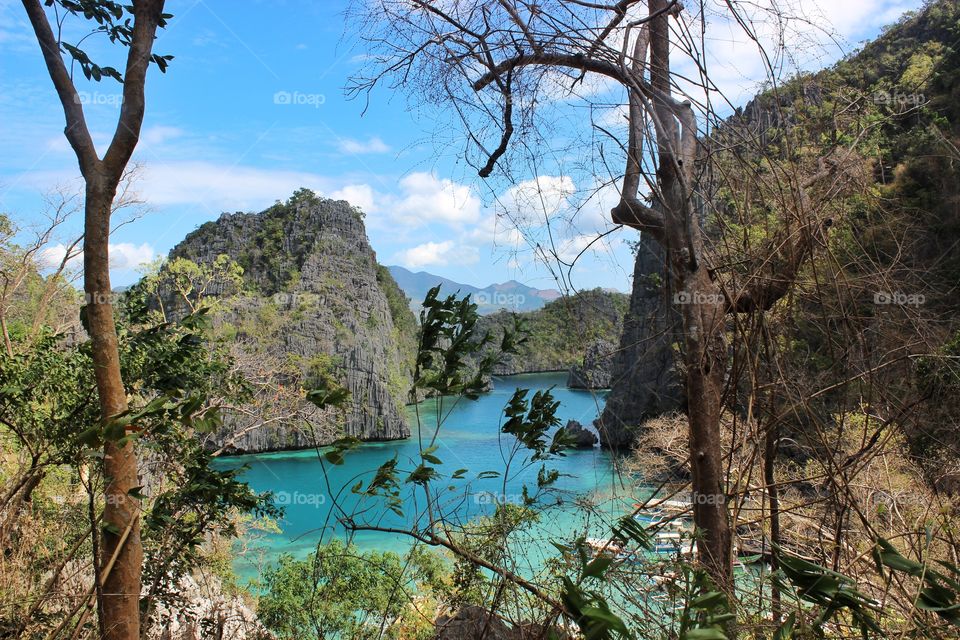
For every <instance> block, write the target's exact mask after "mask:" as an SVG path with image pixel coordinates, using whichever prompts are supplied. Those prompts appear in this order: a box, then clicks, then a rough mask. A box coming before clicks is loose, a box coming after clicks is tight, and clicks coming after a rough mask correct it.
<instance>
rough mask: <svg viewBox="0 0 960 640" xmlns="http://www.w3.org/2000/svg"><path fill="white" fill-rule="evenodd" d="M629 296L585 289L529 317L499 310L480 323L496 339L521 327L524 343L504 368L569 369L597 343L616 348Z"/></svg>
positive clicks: (506, 359) (548, 304)
mask: <svg viewBox="0 0 960 640" xmlns="http://www.w3.org/2000/svg"><path fill="white" fill-rule="evenodd" d="M629 302H630V297H629V296H627V295H624V294H622V293H612V292H609V291H604V290H602V289H593V290H590V291H581V292H579V293H577V294H576V295H573V296H569V297H563V298H560V299H558V300H554V301H553V302H549V303H547V304H546V305H545V306H544V307H543V308H542V309H537V310H536V311H530V312H526V313H519V314H518V313H512V312H509V311H500V312H499V313H495V314H492V315H488V316H483V317H482V318H481V319H480V326H481V329H482V330H484V331H487V332H490V333H491V334H492V335H493V337H494V338H496V337H499V336H500V335H501V334H502V333H503V332H505V331H512V332H514V333H515V334H516V332H517V323H518V322H519V323H521V324H522V326H523V335H524V338H525V340H524V341H523V342H522V343H521V344H519V345H518V346H517V349H516V354H515V355H513V356H512V357H507V358H505V364H506V365H507V366H508V367H510V366H511V365H512V366H513V368H515V369H518V370H527V371H555V370H566V369H568V368H569V367H571V366H572V365H575V364H580V363H581V360H582V359H583V354H584V351H586V349H587V347H589V346H590V345H591V344H593V343H594V342H595V341H596V340H598V339H602V340H606V341H608V342H610V343H612V344H618V343H619V340H620V333H621V331H622V329H623V319H624V317H625V315H626V312H627V307H628V306H629Z"/></svg>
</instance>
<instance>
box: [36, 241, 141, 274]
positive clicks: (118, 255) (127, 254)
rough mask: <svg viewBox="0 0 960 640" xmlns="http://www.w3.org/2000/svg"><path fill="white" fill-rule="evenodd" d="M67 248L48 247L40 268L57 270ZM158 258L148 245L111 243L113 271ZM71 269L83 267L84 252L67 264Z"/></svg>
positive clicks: (43, 253) (43, 252)
mask: <svg viewBox="0 0 960 640" xmlns="http://www.w3.org/2000/svg"><path fill="white" fill-rule="evenodd" d="M66 253H67V247H66V245H64V244H62V243H58V244H55V245H51V246H49V247H46V248H45V249H44V250H43V251H41V252H40V266H41V268H44V269H55V268H56V267H59V266H60V263H61V262H62V261H63V258H64V257H65V256H66ZM156 256H157V251H156V250H155V249H154V248H153V247H152V246H150V245H149V244H148V243H146V242H144V243H143V244H140V245H136V244H133V243H132V242H118V243H110V268H111V269H136V268H137V267H139V266H141V265H144V264H147V263H148V262H151V261H152V260H153V259H154V258H156ZM67 267H68V268H70V269H79V268H81V267H83V252H77V253H76V255H74V256H72V257H71V258H70V260H69V261H68V262H67Z"/></svg>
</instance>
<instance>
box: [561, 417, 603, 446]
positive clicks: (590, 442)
mask: <svg viewBox="0 0 960 640" xmlns="http://www.w3.org/2000/svg"><path fill="white" fill-rule="evenodd" d="M564 429H566V431H567V434H569V435H570V436H571V437H572V438H573V446H575V447H576V448H577V449H592V448H593V446H594V445H595V444H597V442H598V438H597V434H595V433H594V432H593V431H590V430H589V429H587V428H586V427H584V426H583V425H582V424H580V423H579V422H578V421H576V420H568V421H567V426H566V427H564Z"/></svg>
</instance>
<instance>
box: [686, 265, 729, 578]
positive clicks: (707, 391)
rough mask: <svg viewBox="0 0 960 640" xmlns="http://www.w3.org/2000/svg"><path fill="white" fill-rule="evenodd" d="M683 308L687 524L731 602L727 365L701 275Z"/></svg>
mask: <svg viewBox="0 0 960 640" xmlns="http://www.w3.org/2000/svg"><path fill="white" fill-rule="evenodd" d="M687 287H688V289H687V292H688V293H689V294H690V295H689V303H688V304H686V305H684V307H685V308H684V310H683V316H684V329H685V331H684V346H685V350H686V369H687V416H688V423H689V427H690V433H689V438H690V469H691V475H692V480H693V496H692V499H693V521H694V524H695V525H696V528H697V532H698V534H699V536H700V537H699V538H698V540H697V549H698V555H699V558H700V560H701V562H702V563H703V564H704V567H705V568H706V570H707V572H708V573H709V574H710V577H711V578H712V579H713V581H714V582H715V583H716V586H717V587H718V588H720V589H721V590H722V591H724V593H726V594H728V596H731V597H732V596H733V591H734V585H733V557H732V550H731V546H732V545H731V532H730V521H729V518H728V511H727V495H726V490H725V487H724V474H723V452H722V448H721V444H722V439H721V435H720V411H721V395H722V393H723V379H724V373H725V371H726V364H727V358H726V355H727V350H726V344H725V341H724V338H723V326H724V323H723V320H724V315H725V314H724V309H723V306H722V304H720V303H718V302H711V301H716V300H721V301H722V296H720V293H719V291H716V293H713V294H710V293H707V292H709V291H714V290H715V287H714V286H713V285H712V283H711V282H710V280H709V277H708V276H707V274H706V270H705V269H702V268H701V269H698V271H697V272H695V273H694V274H693V277H692V278H691V279H690V280H688V284H687Z"/></svg>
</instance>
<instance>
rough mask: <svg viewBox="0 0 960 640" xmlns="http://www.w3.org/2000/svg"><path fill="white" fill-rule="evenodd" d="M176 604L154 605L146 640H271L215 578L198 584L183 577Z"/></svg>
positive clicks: (178, 588)
mask: <svg viewBox="0 0 960 640" xmlns="http://www.w3.org/2000/svg"><path fill="white" fill-rule="evenodd" d="M177 592H178V602H176V603H175V604H170V603H166V602H160V603H157V607H156V609H155V611H154V612H153V615H152V616H151V620H150V625H149V626H148V628H147V633H146V637H147V640H203V639H204V638H230V639H231V640H270V639H271V638H273V637H274V636H273V634H271V633H270V632H269V631H268V630H267V629H266V628H265V627H264V626H263V625H262V624H261V623H260V620H259V619H258V618H257V614H256V613H255V612H254V611H253V610H252V609H250V608H249V607H248V606H247V605H246V604H245V603H244V602H243V600H242V599H241V598H240V597H239V596H235V595H234V596H230V595H226V594H224V592H223V588H222V586H221V585H220V582H219V580H216V579H215V578H206V579H205V580H204V583H203V584H200V583H199V582H198V581H197V580H195V579H194V578H193V577H191V576H184V577H182V578H181V579H180V582H179V583H178V584H177Z"/></svg>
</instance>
